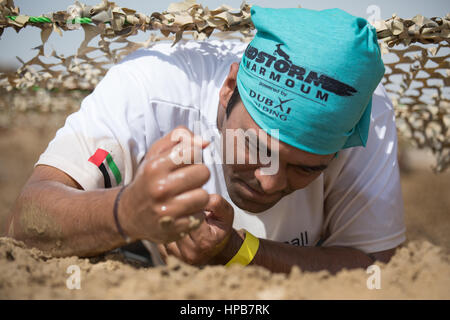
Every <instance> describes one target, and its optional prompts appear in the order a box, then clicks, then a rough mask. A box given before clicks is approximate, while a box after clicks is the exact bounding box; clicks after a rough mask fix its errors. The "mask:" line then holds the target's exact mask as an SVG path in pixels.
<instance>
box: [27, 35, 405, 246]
mask: <svg viewBox="0 0 450 320" xmlns="http://www.w3.org/2000/svg"><path fill="white" fill-rule="evenodd" d="M245 47H246V44H243V43H240V42H231V41H230V42H224V41H217V40H215V41H205V42H194V41H190V42H180V43H178V44H177V45H175V46H174V47H171V44H170V43H159V44H157V45H155V46H153V47H152V48H149V49H141V50H138V51H136V52H134V53H132V54H131V55H130V56H128V57H127V58H126V59H125V60H124V61H122V62H121V63H120V64H118V65H116V66H113V67H112V68H111V69H110V70H109V72H108V73H107V74H106V76H105V77H104V78H103V80H102V81H101V82H100V83H99V84H98V86H97V87H96V89H95V90H94V92H93V93H92V94H90V95H89V96H87V97H86V98H85V99H84V100H83V102H82V104H81V108H80V110H79V111H77V112H75V113H73V114H71V115H70V116H69V117H68V118H67V120H66V123H65V125H64V126H63V127H62V128H61V129H59V130H58V131H57V133H56V136H55V138H54V139H53V140H52V141H51V142H50V144H49V145H48V147H47V149H46V150H45V152H44V153H43V154H42V155H41V156H40V158H39V160H38V162H37V163H36V164H35V165H38V164H46V165H50V166H53V167H56V168H58V169H60V170H62V171H64V172H65V173H67V174H68V175H70V176H71V177H72V178H73V179H75V180H76V181H77V182H78V183H79V184H80V185H81V186H82V187H83V188H84V189H85V190H93V189H98V188H105V186H109V184H110V185H111V186H112V187H114V186H117V185H123V184H128V183H130V182H131V181H132V180H133V177H134V175H135V173H136V170H137V168H138V165H139V163H140V161H141V160H142V159H143V157H144V155H145V154H146V152H147V150H148V149H149V147H150V146H151V145H152V144H153V143H154V142H155V141H157V140H158V139H159V138H161V137H163V136H164V135H165V134H167V133H168V132H170V131H171V130H173V129H174V128H175V127H177V126H178V125H184V126H186V127H187V128H189V129H190V130H192V131H194V130H197V129H198V128H194V127H195V126H198V125H200V130H201V132H202V134H203V133H206V132H208V134H210V136H209V137H206V138H207V139H210V140H211V139H212V140H214V142H217V143H212V144H211V146H209V147H208V148H206V149H205V150H204V158H205V162H206V163H208V162H209V164H207V165H208V167H209V169H210V171H211V178H210V180H209V181H208V182H207V183H206V184H205V185H204V189H205V190H206V191H208V192H209V193H218V194H221V195H222V196H223V197H224V198H225V199H227V200H228V201H229V202H230V203H231V204H232V205H233V207H234V209H235V219H234V223H233V226H234V227H235V228H236V229H240V228H244V229H247V230H248V231H250V232H251V233H252V234H254V235H255V236H257V237H260V238H265V239H271V240H275V241H280V242H287V243H290V244H292V245H303V246H315V245H318V244H320V245H322V246H347V247H353V248H357V249H360V250H362V251H364V252H366V253H372V252H377V251H382V250H387V249H390V248H394V247H396V246H398V245H399V244H401V243H402V242H404V241H405V225H404V220H403V200H402V194H401V188H400V178H399V169H398V163H397V136H396V127H395V118H394V111H393V108H392V105H391V102H390V100H389V98H388V96H387V94H386V91H385V89H384V87H383V86H382V85H381V84H380V85H379V86H378V87H377V89H376V91H375V93H374V95H373V106H372V116H371V127H370V132H369V138H368V141H367V146H366V148H363V147H356V148H350V149H345V150H342V151H341V152H339V155H338V157H337V158H336V159H334V160H333V161H332V163H331V164H330V166H329V167H328V168H327V169H326V170H325V171H324V172H323V173H322V174H321V175H320V176H319V177H318V178H317V179H316V180H314V181H313V182H312V183H311V184H309V185H308V186H307V187H306V188H304V189H301V190H297V191H295V192H293V193H292V194H290V195H288V196H286V197H284V198H283V199H281V200H280V201H279V202H278V203H277V204H276V205H275V206H274V207H272V208H270V209H269V210H267V211H264V212H262V213H259V214H252V213H249V212H246V211H243V210H242V209H240V208H238V207H237V206H235V205H234V204H233V203H232V201H231V200H230V198H229V195H228V192H227V189H226V186H225V182H224V178H223V171H222V166H221V165H220V164H212V163H211V162H212V161H206V160H207V159H208V157H212V156H213V154H214V152H215V151H214V150H215V148H216V147H217V145H218V141H219V139H218V137H220V133H219V131H218V129H217V123H216V117H217V111H218V103H219V90H220V88H221V86H222V84H223V81H224V79H225V77H226V76H227V74H228V72H229V68H230V64H231V63H232V62H239V60H240V57H241V56H242V53H243V52H244V50H245ZM98 149H101V150H100V151H97V150H98ZM102 150H104V151H102ZM96 151H97V153H96ZM108 153H109V155H108V156H107V157H105V156H106V155H107V154H108ZM94 154H95V156H94ZM92 156H94V157H92ZM101 163H102V164H101ZM102 166H103V168H101V167H102ZM117 171H119V172H120V173H119V174H117ZM106 176H107V177H106ZM107 179H109V181H106V180H107Z"/></svg>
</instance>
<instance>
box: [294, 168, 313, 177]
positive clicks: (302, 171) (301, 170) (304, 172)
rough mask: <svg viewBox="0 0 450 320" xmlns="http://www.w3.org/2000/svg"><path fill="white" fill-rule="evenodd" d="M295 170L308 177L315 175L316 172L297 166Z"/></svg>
mask: <svg viewBox="0 0 450 320" xmlns="http://www.w3.org/2000/svg"><path fill="white" fill-rule="evenodd" d="M294 169H295V171H297V172H299V173H301V174H306V175H309V174H313V173H314V172H315V171H314V170H312V169H309V168H305V167H296V166H294Z"/></svg>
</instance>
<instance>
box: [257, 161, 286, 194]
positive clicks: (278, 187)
mask: <svg viewBox="0 0 450 320" xmlns="http://www.w3.org/2000/svg"><path fill="white" fill-rule="evenodd" d="M255 177H256V179H257V180H258V181H259V184H260V186H261V188H262V189H263V191H264V192H265V193H267V194H273V193H276V192H279V191H282V190H284V189H286V187H287V183H288V182H287V176H286V170H285V169H284V168H282V167H281V166H280V167H279V168H278V171H277V172H276V173H275V174H272V175H263V174H262V173H261V168H258V169H256V171H255Z"/></svg>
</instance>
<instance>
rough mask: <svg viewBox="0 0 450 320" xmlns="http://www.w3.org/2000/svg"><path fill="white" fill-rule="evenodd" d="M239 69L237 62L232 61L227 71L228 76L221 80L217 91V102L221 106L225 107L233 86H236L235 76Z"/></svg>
mask: <svg viewBox="0 0 450 320" xmlns="http://www.w3.org/2000/svg"><path fill="white" fill-rule="evenodd" d="M238 70H239V64H238V63H237V62H233V63H232V64H231V66H230V72H228V76H227V78H226V79H225V81H224V82H223V85H222V88H221V89H220V92H219V103H220V105H221V106H222V107H223V108H226V107H227V105H228V101H229V100H230V98H231V95H232V94H233V91H234V88H236V78H237V73H238Z"/></svg>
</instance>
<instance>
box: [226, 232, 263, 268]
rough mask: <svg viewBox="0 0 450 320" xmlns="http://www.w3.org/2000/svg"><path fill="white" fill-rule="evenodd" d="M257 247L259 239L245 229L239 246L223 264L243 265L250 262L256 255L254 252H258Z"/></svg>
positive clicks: (227, 265)
mask: <svg viewBox="0 0 450 320" xmlns="http://www.w3.org/2000/svg"><path fill="white" fill-rule="evenodd" d="M258 248H259V239H258V238H257V237H255V236H254V235H252V234H251V233H250V232H248V231H247V230H245V239H244V242H243V243H242V246H241V248H240V249H239V251H238V252H237V253H236V255H235V256H234V257H233V258H231V260H230V261H228V263H227V264H226V265H225V266H226V267H229V266H231V265H233V264H240V265H243V266H246V265H248V264H249V263H250V262H252V260H253V258H254V257H255V255H256V252H258Z"/></svg>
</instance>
